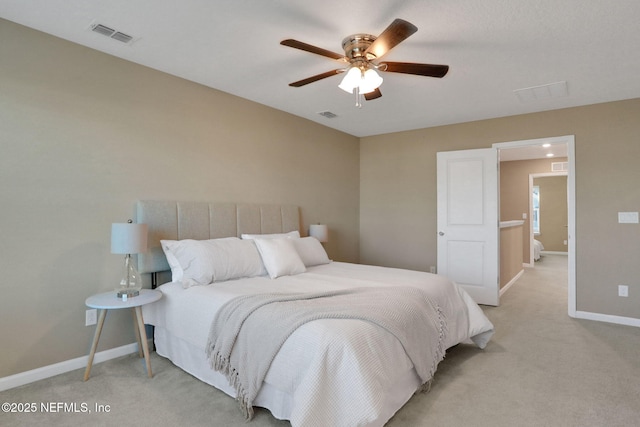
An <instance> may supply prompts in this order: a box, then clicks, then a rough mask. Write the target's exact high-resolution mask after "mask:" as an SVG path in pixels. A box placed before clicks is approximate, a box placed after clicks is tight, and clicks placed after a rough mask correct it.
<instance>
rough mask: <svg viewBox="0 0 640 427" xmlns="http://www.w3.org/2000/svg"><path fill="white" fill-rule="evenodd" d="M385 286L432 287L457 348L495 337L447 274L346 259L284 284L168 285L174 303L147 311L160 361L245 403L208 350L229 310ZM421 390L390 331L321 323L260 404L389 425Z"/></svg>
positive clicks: (277, 367)
mask: <svg viewBox="0 0 640 427" xmlns="http://www.w3.org/2000/svg"><path fill="white" fill-rule="evenodd" d="M382 286H384V287H388V286H414V287H419V288H421V289H427V290H428V292H429V295H430V298H432V299H433V301H435V302H436V303H437V304H438V305H439V307H440V308H441V309H442V311H443V313H444V315H445V318H446V322H447V330H448V332H447V336H446V347H447V348H448V347H451V346H453V345H456V344H459V343H466V344H474V345H476V346H478V347H480V348H484V347H485V345H486V344H487V342H488V341H489V339H490V338H491V335H492V334H493V325H492V324H491V322H490V321H489V320H488V319H487V318H486V316H485V315H484V313H483V312H482V310H481V309H480V308H479V307H478V306H477V305H476V304H475V302H473V300H472V299H471V298H470V297H469V296H468V294H467V293H466V292H464V290H462V289H461V288H460V287H458V286H457V285H456V284H455V283H453V282H451V281H450V280H448V279H447V278H445V277H442V276H438V275H434V274H429V273H423V272H417V271H410V270H402V269H392V268H384V267H375V266H365V265H359V264H349V263H340V262H331V263H329V264H324V265H319V266H315V267H310V268H308V269H307V271H306V272H305V273H302V274H297V275H293V276H282V277H279V278H277V279H270V278H269V277H266V276H259V277H252V278H243V279H236V280H229V281H226V282H219V283H214V284H211V285H205V286H194V287H190V288H188V289H184V288H183V286H182V285H181V284H180V283H167V284H164V285H162V286H160V287H159V288H158V289H159V290H160V291H162V292H163V294H164V298H162V299H161V300H159V301H158V302H157V303H154V304H151V305H147V306H144V307H143V310H144V318H145V323H148V324H151V325H154V326H155V345H156V351H157V353H158V354H159V355H161V356H163V357H167V358H169V359H170V360H171V361H172V362H173V363H174V364H176V365H177V366H178V367H180V368H181V369H183V370H185V371H186V372H189V373H190V374H192V375H194V376H195V377H196V378H199V379H200V380H202V381H204V382H206V383H208V384H211V385H213V386H215V387H216V388H218V389H220V390H222V391H223V392H225V393H227V394H228V395H230V396H232V397H235V390H234V389H233V388H232V387H230V386H229V384H228V382H227V379H226V378H225V377H224V376H223V375H222V374H220V373H218V372H216V371H215V370H213V369H211V368H210V363H209V361H208V360H207V358H206V354H205V346H206V344H207V339H208V336H209V330H210V326H211V323H212V321H213V319H214V316H215V314H216V312H217V311H218V310H219V309H220V307H222V305H223V304H225V303H226V302H228V301H230V300H231V299H233V298H235V297H237V296H242V295H248V294H254V293H265V292H292V291H296V292H318V291H331V290H338V289H344V288H357V287H382ZM436 375H437V374H436ZM420 385H421V384H420V380H419V378H418V376H417V373H416V371H415V369H414V368H413V364H412V363H411V361H410V360H409V358H408V357H407V355H406V353H405V351H404V349H403V347H402V346H401V345H400V343H399V341H398V340H397V339H396V338H395V337H394V336H393V335H391V334H390V333H389V332H387V331H385V330H384V329H382V328H379V327H377V326H375V325H373V324H370V323H367V322H365V321H362V320H355V319H320V320H315V321H313V322H309V323H307V324H305V325H303V326H301V327H300V328H298V329H297V330H296V331H295V332H294V333H293V334H292V335H291V336H290V337H289V339H288V340H287V341H286V342H285V344H284V345H283V346H282V348H281V349H280V352H279V353H278V354H277V356H276V357H275V359H274V360H273V362H272V364H271V367H270V369H269V371H268V373H267V376H266V378H265V381H264V383H263V386H262V388H261V390H260V392H259V394H258V396H257V398H256V400H255V401H254V405H255V406H260V407H264V408H267V409H269V410H270V411H271V413H272V414H273V416H274V417H276V418H279V419H287V420H290V421H291V424H292V425H293V426H326V425H333V426H381V425H384V424H385V422H386V421H388V420H389V419H390V418H391V417H392V416H393V414H394V413H395V412H396V411H397V410H398V409H400V408H401V407H402V406H403V405H404V404H405V403H406V401H408V400H409V399H410V398H411V396H412V395H413V393H414V392H415V391H416V390H417V389H418V388H419V387H420ZM238 416H239V417H241V414H240V413H239V414H238Z"/></svg>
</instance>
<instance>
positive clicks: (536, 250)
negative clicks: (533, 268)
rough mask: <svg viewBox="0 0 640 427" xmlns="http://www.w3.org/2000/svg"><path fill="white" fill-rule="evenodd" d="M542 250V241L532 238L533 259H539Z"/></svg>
mask: <svg viewBox="0 0 640 427" xmlns="http://www.w3.org/2000/svg"><path fill="white" fill-rule="evenodd" d="M542 251H544V246H543V245H542V242H541V241H539V240H537V239H534V240H533V260H534V261H540V257H541V256H542V254H541V253H542Z"/></svg>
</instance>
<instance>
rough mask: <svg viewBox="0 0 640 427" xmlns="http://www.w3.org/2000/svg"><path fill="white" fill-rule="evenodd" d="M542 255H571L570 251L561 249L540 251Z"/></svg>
mask: <svg viewBox="0 0 640 427" xmlns="http://www.w3.org/2000/svg"><path fill="white" fill-rule="evenodd" d="M540 255H564V256H569V252H560V251H540Z"/></svg>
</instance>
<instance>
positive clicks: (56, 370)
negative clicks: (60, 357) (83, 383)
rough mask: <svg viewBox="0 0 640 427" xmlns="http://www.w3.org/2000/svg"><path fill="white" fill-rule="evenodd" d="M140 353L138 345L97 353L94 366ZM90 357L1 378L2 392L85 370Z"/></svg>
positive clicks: (0, 389)
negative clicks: (77, 370)
mask: <svg viewBox="0 0 640 427" xmlns="http://www.w3.org/2000/svg"><path fill="white" fill-rule="evenodd" d="M137 352H138V343H135V342H134V343H132V344H127V345H123V346H121V347H116V348H112V349H109V350H104V351H101V352H99V353H96V355H95V357H94V359H93V364H94V365H95V364H96V363H102V362H106V361H107V360H111V359H115V358H118V357H121V356H126V355H128V354H131V353H137ZM88 361H89V356H88V355H87V356H82V357H77V358H75V359H70V360H65V361H64V362H60V363H54V364H53V365H48V366H43V367H41V368H37V369H32V370H31V371H25V372H20V373H19V374H15V375H9V376H8V377H4V378H0V391H5V390H9V389H11V388H14V387H19V386H21V385H25V384H29V383H33V382H36V381H40V380H43V379H45V378H51V377H53V376H56V375H60V374H64V373H66V372H70V371H74V370H76V369H81V368H82V369H84V368H86V367H87V362H88ZM81 379H82V374H78V381H80V380H81Z"/></svg>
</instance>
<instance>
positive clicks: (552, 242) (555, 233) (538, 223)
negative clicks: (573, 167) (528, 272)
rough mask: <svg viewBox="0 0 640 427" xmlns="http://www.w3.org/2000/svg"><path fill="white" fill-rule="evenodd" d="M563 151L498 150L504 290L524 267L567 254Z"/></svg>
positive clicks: (501, 282) (502, 287) (547, 149)
mask: <svg viewBox="0 0 640 427" xmlns="http://www.w3.org/2000/svg"><path fill="white" fill-rule="evenodd" d="M560 145H562V144H560ZM562 149H563V147H561V146H559V147H543V146H542V145H540V146H532V147H526V148H517V149H509V150H501V151H500V225H501V226H500V246H501V250H500V252H501V254H500V293H501V294H502V293H504V292H506V291H507V289H508V288H509V287H510V286H511V285H513V284H514V283H515V282H516V281H517V279H518V278H519V277H520V275H521V274H522V273H523V271H524V268H535V267H536V266H539V265H541V264H542V263H544V259H545V256H547V255H553V256H567V255H568V250H569V245H568V239H569V237H568V203H567V200H568V198H567V175H568V173H567V163H566V162H567V158H566V156H563V151H562ZM548 154H553V155H548ZM518 249H519V250H518Z"/></svg>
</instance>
